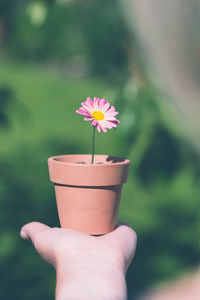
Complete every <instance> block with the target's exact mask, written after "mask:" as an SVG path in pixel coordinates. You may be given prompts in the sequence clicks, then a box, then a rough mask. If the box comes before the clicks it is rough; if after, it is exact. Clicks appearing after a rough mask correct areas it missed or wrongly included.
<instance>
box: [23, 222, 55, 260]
mask: <svg viewBox="0 0 200 300" xmlns="http://www.w3.org/2000/svg"><path fill="white" fill-rule="evenodd" d="M53 232H54V231H53V229H52V228H50V227H49V226H46V225H44V224H42V223H39V222H31V223H28V224H26V225H24V226H23V227H22V229H21V232H20V235H21V237H22V238H23V239H25V240H28V239H30V240H31V241H32V243H33V245H34V247H35V249H36V251H37V252H38V253H39V254H40V255H41V256H42V257H43V258H44V259H45V260H46V261H47V262H49V263H51V264H52V265H54V251H53V247H54V244H55V243H54V242H53V239H54V234H53Z"/></svg>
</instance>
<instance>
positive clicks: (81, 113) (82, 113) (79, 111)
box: [76, 109, 91, 117]
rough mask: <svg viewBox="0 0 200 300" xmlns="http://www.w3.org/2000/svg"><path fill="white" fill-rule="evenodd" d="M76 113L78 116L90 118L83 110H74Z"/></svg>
mask: <svg viewBox="0 0 200 300" xmlns="http://www.w3.org/2000/svg"><path fill="white" fill-rule="evenodd" d="M76 113H77V114H79V115H83V116H87V117H91V115H90V113H89V112H86V111H83V110H80V109H78V110H76Z"/></svg>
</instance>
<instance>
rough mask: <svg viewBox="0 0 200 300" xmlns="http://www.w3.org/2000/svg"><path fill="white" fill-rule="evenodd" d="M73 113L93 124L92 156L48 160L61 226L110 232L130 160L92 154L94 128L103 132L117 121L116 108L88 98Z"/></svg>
mask: <svg viewBox="0 0 200 300" xmlns="http://www.w3.org/2000/svg"><path fill="white" fill-rule="evenodd" d="M81 105H82V106H81V107H80V108H79V110H77V111H76V112H77V113H78V114H80V115H83V116H84V117H85V118H84V120H85V121H91V125H92V127H93V138H92V154H91V155H59V156H54V157H50V158H49V159H48V166H49V174H50V180H51V181H52V182H53V183H54V186H55V194H56V201H57V208H58V215H59V219H60V224H61V227H62V228H70V229H74V230H79V231H81V232H85V233H87V234H91V235H99V234H105V233H108V232H111V231H112V230H113V229H114V228H115V225H116V222H117V216H118V208H119V202H120V196H121V190H122V185H123V183H125V182H126V180H127V177H128V170H129V164H130V161H129V160H127V159H124V158H119V157H113V156H109V155H95V154H94V144H95V131H96V129H97V131H98V132H99V133H100V132H101V131H103V132H106V131H107V129H112V128H116V127H117V125H118V124H119V123H120V122H119V120H117V119H116V115H117V114H118V112H116V110H115V107H114V106H111V105H110V103H109V102H108V101H106V100H105V99H100V98H96V97H95V98H94V99H93V100H92V99H91V98H89V97H88V98H87V100H86V101H85V102H82V103H81Z"/></svg>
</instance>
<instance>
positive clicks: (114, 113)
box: [106, 110, 119, 117]
mask: <svg viewBox="0 0 200 300" xmlns="http://www.w3.org/2000/svg"><path fill="white" fill-rule="evenodd" d="M118 114H119V113H118V112H117V111H110V110H107V112H106V115H110V116H112V117H114V116H116V115H118Z"/></svg>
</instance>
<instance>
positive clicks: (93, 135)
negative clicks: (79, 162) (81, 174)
mask: <svg viewBox="0 0 200 300" xmlns="http://www.w3.org/2000/svg"><path fill="white" fill-rule="evenodd" d="M94 141H95V126H93V134H92V162H91V163H92V164H93V163H94Z"/></svg>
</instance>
